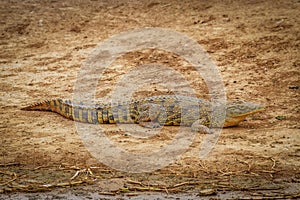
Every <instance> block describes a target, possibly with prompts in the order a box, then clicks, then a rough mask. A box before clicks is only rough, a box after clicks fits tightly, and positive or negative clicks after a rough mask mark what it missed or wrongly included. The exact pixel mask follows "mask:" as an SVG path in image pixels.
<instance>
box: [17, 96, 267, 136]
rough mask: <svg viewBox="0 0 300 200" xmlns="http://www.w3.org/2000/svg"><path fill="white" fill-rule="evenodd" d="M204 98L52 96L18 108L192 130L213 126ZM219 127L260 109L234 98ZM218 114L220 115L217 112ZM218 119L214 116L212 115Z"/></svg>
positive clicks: (80, 118)
mask: <svg viewBox="0 0 300 200" xmlns="http://www.w3.org/2000/svg"><path fill="white" fill-rule="evenodd" d="M212 105H213V104H212V103H211V102H210V101H208V100H205V99H200V98H195V97H189V96H176V95H162V96H151V97H147V98H142V99H135V100H131V101H127V102H121V103H107V104H104V103H99V104H83V103H74V102H72V101H71V100H63V99H52V100H46V101H42V102H38V103H34V104H32V105H29V106H27V107H24V108H22V109H21V110H27V111H29V110H30V111H32V110H36V111H51V112H55V113H58V114H60V115H62V116H63V117H65V118H67V119H70V120H73V121H77V122H83V123H90V124H116V123H124V124H130V123H136V124H139V125H141V126H144V127H152V128H153V127H159V126H163V125H166V126H179V125H181V126H191V127H192V130H200V129H203V128H205V130H204V132H207V133H208V132H209V131H208V127H214V126H217V123H215V121H216V120H212V113H213V111H214V109H216V106H212ZM224 108H225V109H226V114H225V120H224V123H222V125H223V127H231V126H237V125H238V124H239V123H240V122H242V121H244V120H245V118H246V117H247V116H249V115H251V114H254V113H257V112H261V111H263V110H264V106H263V105H261V104H257V103H252V102H245V101H235V102H229V103H227V104H226V105H225V106H224ZM220 115H221V114H220ZM216 118H218V116H217V117H216Z"/></svg>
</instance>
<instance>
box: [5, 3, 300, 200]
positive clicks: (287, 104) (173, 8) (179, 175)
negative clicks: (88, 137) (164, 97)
mask: <svg viewBox="0 0 300 200" xmlns="http://www.w3.org/2000/svg"><path fill="white" fill-rule="evenodd" d="M0 9H1V11H0V15H1V17H0V23H1V26H0V45H1V49H0V65H1V68H0V69H1V73H0V88H1V90H0V92H1V96H0V106H1V111H0V112H1V121H0V131H1V132H0V133H1V134H0V143H1V148H0V155H1V156H0V199H8V198H11V199H17V198H18V197H19V198H20V199H22V198H25V199H26V198H42V197H43V198H44V199H46V198H53V199H59V198H65V197H66V196H69V198H72V199H74V198H75V197H76V198H79V199H80V198H81V199H83V198H90V199H91V198H106V199H110V198H116V196H114V195H121V196H118V197H119V198H124V199H126V198H145V199H150V198H152V197H153V199H154V198H156V199H159V198H168V197H169V198H170V199H174V198H187V197H188V196H190V197H191V198H200V197H201V196H205V195H210V196H209V198H215V199H219V198H227V199H235V198H250V197H252V198H273V197H275V196H276V197H278V198H280V197H282V198H283V199H285V198H297V197H299V196H300V190H299V188H300V187H299V186H300V159H299V158H300V143H299V142H300V123H299V121H300V115H299V112H300V104H299V97H300V88H299V87H300V79H299V77H300V72H299V69H300V54H299V49H300V34H299V28H300V24H299V17H298V16H299V12H300V2H299V1H296V0H294V1H258V0H245V1H218V0H216V1H209V2H208V1H176V0H172V1H155V0H154V1H152V0H151V1H135V0H133V1H130V2H126V1H112V2H111V1H95V0H90V1H79V0H74V1H56V0H52V1H47V2H45V1H34V0H27V1H16V0H15V1H6V0H4V1H1V2H0ZM142 27H162V28H168V29H171V30H175V31H178V32H181V33H184V34H186V35H187V36H188V37H190V38H192V39H194V40H195V41H197V42H198V43H199V44H200V45H201V46H202V47H203V48H204V49H205V50H206V51H207V52H208V53H209V55H210V56H211V57H212V59H213V60H214V61H215V63H216V64H217V66H218V69H219V71H220V72H221V75H222V77H223V83H224V85H225V87H226V96H227V98H228V99H229V100H237V99H240V100H248V101H254V102H259V103H262V104H265V105H266V111H265V112H262V113H258V114H255V115H253V116H251V117H249V118H248V119H247V120H246V121H245V122H243V123H241V124H240V126H239V127H236V128H227V129H224V130H223V132H222V134H221V136H220V138H219V140H218V142H217V144H216V146H215V148H214V149H213V151H212V152H211V153H210V154H209V156H208V157H206V158H204V159H199V157H198V154H199V147H200V145H201V141H203V139H204V137H205V136H203V135H201V134H197V135H196V137H195V140H194V141H193V143H192V145H190V146H189V148H188V149H187V151H186V152H185V153H184V154H183V155H182V156H181V157H180V158H179V159H178V160H176V161H175V162H174V163H172V164H170V165H168V166H166V167H163V168H161V169H159V170H156V171H154V172H148V173H138V174H136V173H127V172H122V171H119V170H115V169H113V168H111V167H109V166H107V165H104V164H103V162H98V161H97V159H95V158H94V157H93V156H92V155H91V154H90V152H89V151H88V150H87V149H86V147H85V145H84V143H83V141H82V140H81V138H80V137H79V136H78V130H77V129H76V126H75V125H74V123H73V122H72V121H69V120H66V119H64V118H62V117H61V116H59V115H57V114H53V113H44V112H25V111H21V110H20V108H22V107H23V106H25V105H28V104H31V103H33V102H37V101H42V100H46V99H52V98H58V97H60V98H72V95H73V91H74V84H75V83H76V81H77V80H78V76H77V74H78V73H79V71H80V69H81V67H82V63H83V61H84V60H85V59H86V58H88V57H89V55H90V53H91V52H92V51H93V50H94V49H95V48H96V46H97V45H98V44H99V43H100V42H102V41H103V40H105V39H107V38H109V37H111V36H113V35H115V34H119V33H120V32H123V31H127V30H130V29H134V28H142ZM153 62H156V63H161V64H164V65H167V66H170V67H171V68H172V69H174V70H176V71H177V72H180V73H181V74H183V76H184V77H185V79H186V80H187V81H188V82H189V84H190V85H191V86H192V87H193V89H194V90H195V92H196V96H198V97H202V98H209V95H208V89H207V87H206V86H205V83H204V82H203V80H202V78H201V77H199V76H198V74H197V73H195V70H193V68H192V67H190V65H189V64H188V63H187V61H185V60H184V59H182V58H180V56H178V55H174V54H172V53H170V52H164V51H161V50H142V51H134V52H130V53H128V54H125V55H123V56H122V57H120V58H119V59H117V60H116V61H115V62H114V63H113V64H112V65H111V66H110V67H109V68H108V69H107V70H106V71H105V72H104V73H103V75H102V77H101V79H100V80H99V83H98V87H97V88H96V96H97V97H99V98H103V97H105V98H107V99H110V97H111V96H112V93H113V90H114V87H115V85H116V84H117V83H118V80H119V79H120V77H122V75H124V74H126V73H128V72H129V71H130V70H135V67H136V66H139V65H142V64H147V63H153ZM145 73H146V72H145ZM163 80H164V81H165V82H168V81H169V80H172V76H171V75H170V76H169V77H168V76H167V77H163ZM136 84H137V86H138V85H139V83H138V82H137V83H136ZM174 87H175V89H176V88H177V89H181V87H182V85H181V84H180V83H179V84H178V86H177V85H175V86H174ZM172 92H174V91H169V90H168V89H167V88H165V87H161V86H159V85H155V84H150V85H148V86H147V87H145V86H144V87H137V90H136V91H135V96H139V97H140V96H151V95H158V94H170V93H172ZM129 126H135V125H129ZM103 128H104V129H105V134H106V136H107V137H108V138H110V139H111V140H112V141H114V143H115V144H116V145H119V146H120V147H122V148H124V149H127V150H128V151H139V150H141V151H142V150H144V151H151V150H153V149H156V148H157V147H161V146H163V145H165V144H167V143H168V142H170V141H172V139H173V138H174V135H176V134H175V133H176V132H177V130H178V127H164V128H163V129H162V130H160V132H159V134H157V135H155V137H150V138H147V139H143V138H142V139H141V138H135V137H131V136H130V135H128V134H125V133H124V132H122V131H120V129H119V127H118V126H114V125H112V126H110V125H106V126H103ZM184 131H186V133H187V134H188V133H189V129H188V128H187V129H184ZM44 191H47V193H43V192H44ZM28 192H35V193H28ZM149 193H150V194H151V195H152V196H149V195H148V194H149ZM174 193H179V194H178V195H177V196H176V194H175V196H172V195H174ZM43 195H44V196H43ZM60 195H63V196H64V197H62V196H60ZM72 195H73V196H72ZM101 195H105V197H104V196H101ZM111 195H113V196H111ZM124 195H125V196H124ZM136 195H145V196H136ZM168 195H169V196H168ZM222 195H223V196H222ZM224 195H225V196H224Z"/></svg>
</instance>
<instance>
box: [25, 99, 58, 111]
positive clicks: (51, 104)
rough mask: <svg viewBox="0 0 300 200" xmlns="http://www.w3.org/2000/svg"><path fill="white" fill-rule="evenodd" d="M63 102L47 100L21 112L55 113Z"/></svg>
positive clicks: (27, 107)
mask: <svg viewBox="0 0 300 200" xmlns="http://www.w3.org/2000/svg"><path fill="white" fill-rule="evenodd" d="M61 102H62V100H61V99H52V100H46V101H42V102H38V103H34V104H31V105H29V106H26V107H24V108H21V110H29V111H30V110H41V111H55V108H56V106H57V105H59V104H61Z"/></svg>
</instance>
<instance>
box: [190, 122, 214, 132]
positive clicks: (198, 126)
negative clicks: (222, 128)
mask: <svg viewBox="0 0 300 200" xmlns="http://www.w3.org/2000/svg"><path fill="white" fill-rule="evenodd" d="M205 122H206V120H205V119H198V120H197V121H195V122H194V123H193V124H192V126H191V129H192V131H193V132H199V133H204V134H212V131H211V130H210V129H209V128H208V127H207V126H205V125H203V124H205Z"/></svg>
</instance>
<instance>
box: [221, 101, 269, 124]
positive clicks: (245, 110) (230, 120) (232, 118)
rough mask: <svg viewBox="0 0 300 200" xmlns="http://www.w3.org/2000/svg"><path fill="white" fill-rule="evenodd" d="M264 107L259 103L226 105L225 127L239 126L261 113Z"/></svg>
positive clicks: (236, 102)
mask: <svg viewBox="0 0 300 200" xmlns="http://www.w3.org/2000/svg"><path fill="white" fill-rule="evenodd" d="M264 108H265V107H264V106H263V105H261V104H257V103H252V102H245V101H235V102H231V103H228V104H227V105H226V118H225V123H224V127H229V126H237V125H238V124H239V123H240V122H242V121H244V120H245V118H246V117H247V116H249V115H251V114H254V113H257V112H261V111H263V110H264Z"/></svg>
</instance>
